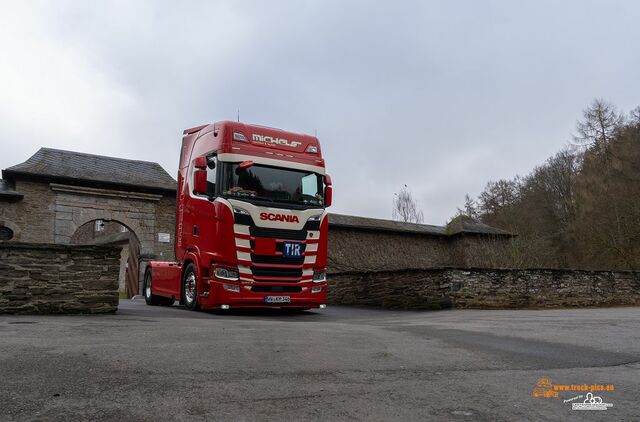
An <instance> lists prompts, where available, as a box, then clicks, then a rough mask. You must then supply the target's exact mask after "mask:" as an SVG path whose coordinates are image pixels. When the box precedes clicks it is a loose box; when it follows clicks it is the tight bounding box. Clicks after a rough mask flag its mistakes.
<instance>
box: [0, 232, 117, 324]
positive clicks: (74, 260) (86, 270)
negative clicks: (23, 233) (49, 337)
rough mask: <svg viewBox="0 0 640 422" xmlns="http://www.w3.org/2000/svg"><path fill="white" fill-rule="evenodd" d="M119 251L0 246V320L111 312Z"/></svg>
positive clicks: (114, 300) (60, 246)
mask: <svg viewBox="0 0 640 422" xmlns="http://www.w3.org/2000/svg"><path fill="white" fill-rule="evenodd" d="M120 250H121V248H119V247H106V246H69V245H52V244H30V243H18V242H7V243H0V314H2V313H18V314H52V313H54V314H55V313H64V314H67V313H109V312H115V311H116V310H117V308H118V273H119V270H120Z"/></svg>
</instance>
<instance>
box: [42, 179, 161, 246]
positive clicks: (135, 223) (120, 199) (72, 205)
mask: <svg viewBox="0 0 640 422" xmlns="http://www.w3.org/2000/svg"><path fill="white" fill-rule="evenodd" d="M50 186H51V189H52V190H53V191H54V192H55V193H56V197H55V222H54V242H55V243H63V244H68V243H71V238H72V236H73V234H74V233H75V232H76V230H77V229H78V228H79V227H81V226H83V225H84V224H86V223H87V222H90V221H95V220H103V221H119V222H121V223H122V224H123V225H125V226H126V227H128V228H129V229H130V230H132V231H134V232H135V233H136V236H137V237H138V240H139V241H140V253H141V255H143V256H145V257H154V256H155V255H156V253H155V246H156V245H155V242H154V234H155V231H156V208H157V206H158V202H159V201H160V200H161V199H162V195H155V194H148V193H137V192H123V191H112V190H108V189H97V188H87V187H80V186H70V185H59V184H54V183H52V184H51V185H50Z"/></svg>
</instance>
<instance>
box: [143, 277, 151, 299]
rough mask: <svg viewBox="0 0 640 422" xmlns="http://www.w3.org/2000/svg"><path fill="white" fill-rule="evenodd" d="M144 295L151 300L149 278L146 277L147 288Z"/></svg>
mask: <svg viewBox="0 0 640 422" xmlns="http://www.w3.org/2000/svg"><path fill="white" fill-rule="evenodd" d="M144 295H145V296H146V297H147V298H151V277H147V286H146V287H145V289H144Z"/></svg>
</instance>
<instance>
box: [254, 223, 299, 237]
mask: <svg viewBox="0 0 640 422" xmlns="http://www.w3.org/2000/svg"><path fill="white" fill-rule="evenodd" d="M249 233H251V236H253V237H267V238H271V239H286V240H305V239H306V238H307V231H306V230H287V229H271V228H265V227H257V226H250V227H249Z"/></svg>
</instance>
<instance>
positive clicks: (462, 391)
mask: <svg viewBox="0 0 640 422" xmlns="http://www.w3.org/2000/svg"><path fill="white" fill-rule="evenodd" d="M543 377H546V378H548V379H549V380H550V381H551V383H552V384H555V385H567V386H571V385H585V384H586V385H589V386H590V385H592V384H598V385H602V386H608V385H611V386H613V388H614V390H609V391H606V390H605V391H596V392H594V395H595V396H596V397H600V398H601V399H602V401H603V403H609V404H611V406H608V407H606V410H572V404H573V403H583V402H584V400H585V398H586V393H587V392H585V391H578V390H576V391H559V392H557V393H558V397H544V396H542V397H534V390H535V389H537V390H538V393H543V392H545V391H550V390H548V389H546V388H545V387H544V386H543V387H538V386H537V384H538V382H539V381H540V379H541V378H543ZM542 384H543V385H544V384H545V382H544V380H543V381H542ZM639 387H640V308H609V309H571V310H540V311H530V310H526V311H514V310H508V311H480V310H452V311H435V312H409V311H389V310H381V309H362V308H348V307H329V308H327V309H326V310H316V311H308V312H303V313H298V314H294V313H288V312H282V311H278V310H258V311H256V310H254V311H244V312H241V311H233V310H232V311H225V312H218V313H203V312H192V311H187V310H185V309H184V308H182V307H179V306H174V307H171V308H165V307H150V306H146V305H145V304H144V302H143V301H139V300H136V301H126V300H125V301H121V303H120V309H119V311H118V313H117V314H116V315H94V316H80V315H78V316H0V421H27V420H28V421H31V420H36V421H68V420H74V421H77V420H104V421H118V422H124V421H136V420H146V421H162V420H167V421H173V420H178V421H205V420H247V421H253V420H292V421H293V420H327V421H336V420H367V421H369V420H373V421H377V420H380V421H382V420H427V421H429V420H434V421H435V420H437V421H443V420H444V421H446V420H452V421H474V422H475V421H514V420H517V421H529V420H531V421H538V420H616V421H618V420H629V421H632V420H640V393H639V391H640V388H639ZM581 395H582V396H583V397H579V396H581ZM576 397H579V398H576ZM570 399H573V400H571V401H566V400H570ZM587 407H588V406H587Z"/></svg>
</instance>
